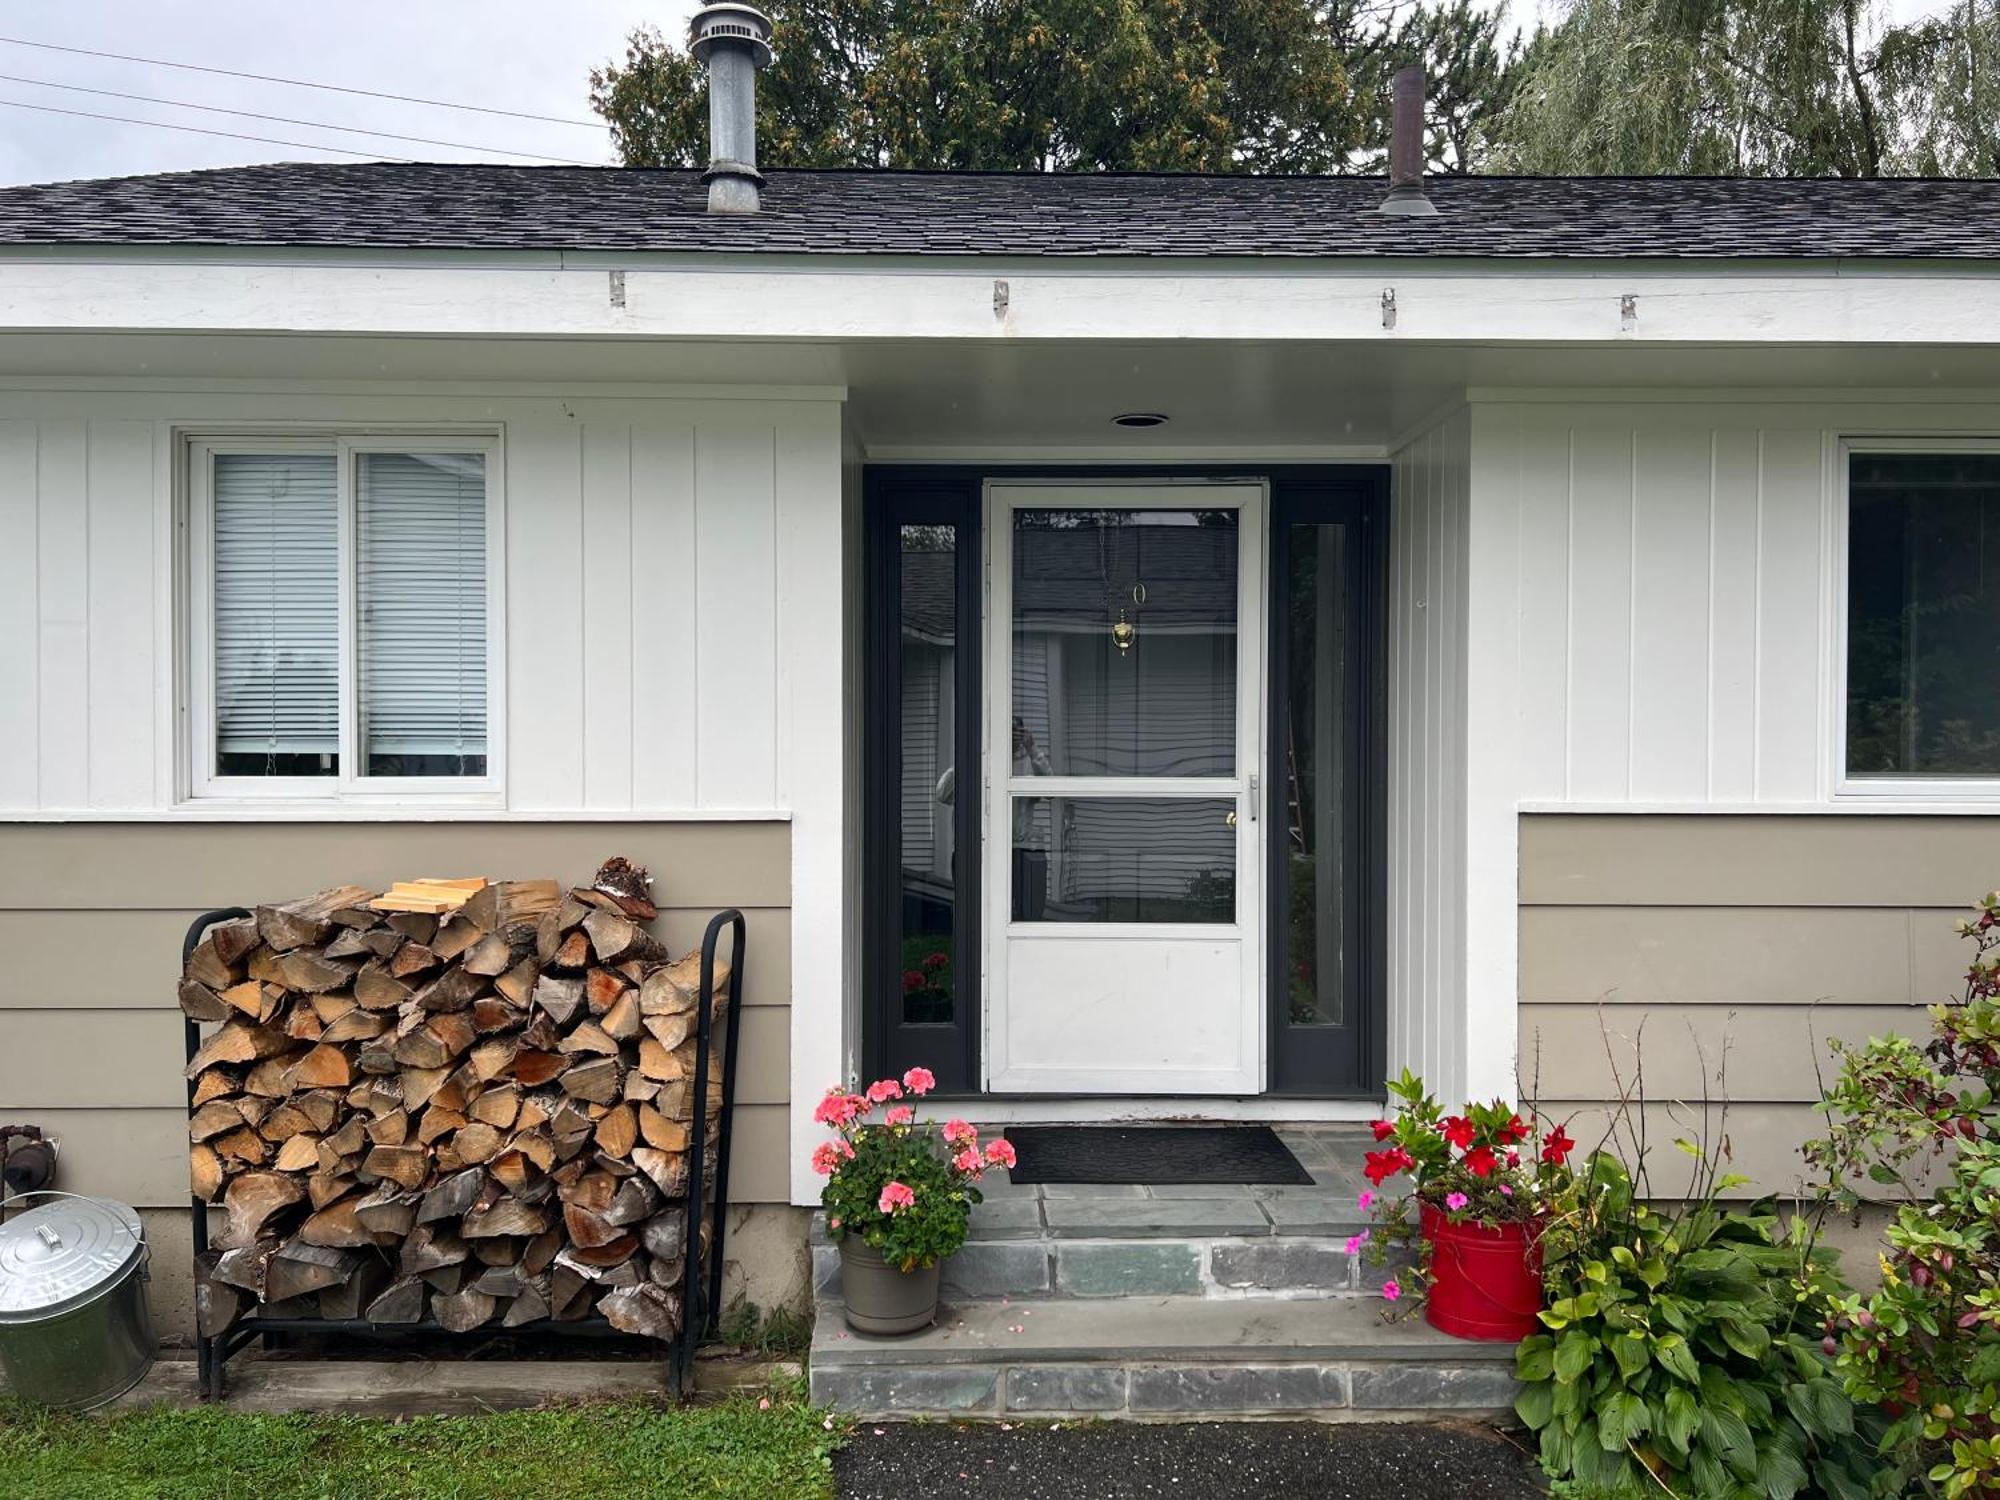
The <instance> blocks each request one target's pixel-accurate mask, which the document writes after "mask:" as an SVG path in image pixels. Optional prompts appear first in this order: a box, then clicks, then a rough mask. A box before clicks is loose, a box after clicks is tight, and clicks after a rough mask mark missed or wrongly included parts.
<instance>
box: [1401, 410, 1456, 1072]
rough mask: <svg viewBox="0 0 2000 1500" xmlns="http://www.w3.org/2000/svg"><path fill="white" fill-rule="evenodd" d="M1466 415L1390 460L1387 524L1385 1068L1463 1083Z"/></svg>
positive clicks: (1421, 435) (1446, 420)
mask: <svg viewBox="0 0 2000 1500" xmlns="http://www.w3.org/2000/svg"><path fill="white" fill-rule="evenodd" d="M1471 458H1472V449H1471V423H1470V419H1469V414H1468V413H1467V412H1466V410H1465V409H1464V408H1460V409H1458V410H1457V411H1455V412H1453V413H1451V414H1450V415H1448V416H1445V417H1443V418H1441V419H1440V420H1438V421H1437V422H1435V423H1433V424H1432V425H1430V426H1428V427H1426V428H1425V429H1423V430H1422V431H1420V432H1418V433H1417V434H1415V435H1414V436H1413V437H1411V438H1410V439H1409V441H1408V442H1407V443H1406V444H1405V445H1404V446H1402V447H1401V448H1399V449H1398V450H1397V451H1396V453H1395V454H1394V458H1393V471H1392V473H1391V478H1390V490H1391V510H1390V521H1389V726H1388V729H1389V736H1388V737H1389V745H1388V761H1389V778H1388V780H1389V785H1388V796H1389V806H1388V842H1389V848H1388V865H1389V868H1388V980H1389V987H1388V1019H1389V1038H1388V1041H1389V1046H1388V1060H1389V1071H1390V1072H1391V1074H1394V1073H1396V1072H1398V1071H1399V1070H1400V1069H1401V1068H1403V1067H1404V1066H1408V1067H1410V1068H1412V1069H1415V1070H1416V1071H1418V1072H1420V1073H1422V1074H1423V1075H1424V1076H1425V1077H1426V1078H1427V1079H1430V1080H1432V1081H1433V1082H1434V1083H1435V1085H1436V1086H1437V1087H1438V1088H1440V1089H1441V1090H1443V1091H1444V1092H1446V1093H1447V1094H1456V1093H1457V1092H1458V1091H1459V1090H1460V1089H1462V1088H1464V1087H1466V1086H1468V1066H1469V1064H1468V1057H1467V1019H1468V1012H1467V1004H1466V996H1467V991H1466V948H1465V938H1466V925H1465V916H1466V897H1467V889H1466V881H1465V871H1466V861H1465V854H1466V850H1465V832H1466V824H1465V814H1466V755H1467V739H1466V685H1467V679H1466V652H1467V617H1466V600H1467V592H1468V585H1469V577H1468V571H1467V569H1468V563H1469V546H1470V542H1471V508H1470V493H1471V492H1470V480H1471Z"/></svg>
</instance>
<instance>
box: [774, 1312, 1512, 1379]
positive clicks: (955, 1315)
mask: <svg viewBox="0 0 2000 1500" xmlns="http://www.w3.org/2000/svg"><path fill="white" fill-rule="evenodd" d="M817 1313H818V1316H817V1317H816V1318H815V1320H814V1324H813V1343H812V1363H813V1365H814V1366H815V1367H818V1366H820V1365H821V1364H822V1363H824V1365H825V1366H826V1367H828V1368H834V1367H853V1366H863V1365H881V1366H895V1365H904V1364H921V1365H945V1364H1006V1363H1023V1362H1033V1363H1038V1364H1046V1363H1056V1362H1065V1361H1091V1362H1106V1361H1110V1362H1145V1361H1168V1362H1173V1363H1200V1362H1205V1361H1215V1362H1228V1363H1233V1364H1241V1363H1243V1362H1244V1361H1246V1360H1255V1361H1262V1362H1270V1363H1286V1362H1310V1361H1350V1362H1351V1361H1364V1362H1368V1363H1371V1364H1374V1363H1403V1362H1408V1363H1416V1364H1425V1365H1458V1364H1482V1365H1483V1364H1496V1363H1504V1364H1506V1365H1507V1366H1509V1367H1510V1368H1511V1366H1512V1363H1513V1359H1514V1346H1513V1345H1512V1344H1504V1343H1476V1342H1472V1341H1469V1340H1465V1339H1455V1338H1451V1337H1449V1336H1448V1335H1446V1334H1442V1333H1439V1332H1438V1331H1437V1330H1436V1329H1434V1328H1432V1327H1430V1326H1429V1325H1428V1324H1426V1323H1424V1322H1423V1321H1422V1320H1421V1319H1419V1318H1405V1319H1402V1320H1400V1321H1397V1322H1393V1323H1392V1322H1387V1321H1385V1320H1384V1319H1383V1317H1382V1304H1381V1302H1380V1300H1379V1299H1356V1298H1329V1299H1326V1300H1320V1301H1296V1300H1282V1299H1277V1298H1239V1299H1233V1300H1218V1299H1214V1298H1203V1297H1115V1298H1106V1299H1103V1300H1095V1301H1082V1300H1079V1301H1066V1300H1049V1301H1038V1302H1035V1303H1033V1304H1032V1305H1029V1304H1023V1303H1020V1302H953V1303H947V1304H945V1305H942V1306H941V1307H940V1308H939V1311H938V1321H937V1323H936V1324H935V1325H933V1326H932V1327H930V1328H927V1329H925V1330H923V1331H922V1332H920V1333H914V1334H908V1335H905V1336H903V1337H900V1338H873V1337H870V1336H869V1335H867V1334H861V1333H855V1332H853V1331H852V1330H851V1329H849V1328H848V1327H847V1325H846V1322H845V1321H844V1319H843V1317H842V1310H841V1305H840V1303H839V1302H837V1301H831V1300H829V1301H823V1302H821V1303H820V1304H819V1306H818V1309H817Z"/></svg>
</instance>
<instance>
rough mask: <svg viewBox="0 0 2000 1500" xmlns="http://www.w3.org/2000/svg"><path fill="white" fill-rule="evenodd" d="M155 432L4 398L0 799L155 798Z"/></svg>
mask: <svg viewBox="0 0 2000 1500" xmlns="http://www.w3.org/2000/svg"><path fill="white" fill-rule="evenodd" d="M154 467H155V452H154V431H153V426H152V424H151V423H149V422H143V421H120V420H116V419H113V418H105V419H86V418H82V417H68V416H65V417H51V418H48V419H46V420H41V421H27V420H20V419H10V418H9V416H8V414H7V413H6V412H5V410H4V408H0V811H5V810H7V809H31V810H39V809H42V808H51V807H53V808H73V809H79V810H83V809H102V808H111V809H117V808H128V807H138V808H148V807H152V806H154V805H155V803H156V800H157V797H158V787H157V785H156V781H157V778H156V771H157V762H158V757H157V736H158V734H159V733H160V722H159V721H160V718H161V710H160V708H159V706H158V705H157V704H156V703H155V699H154V684H155V674H156V670H157V667H158V665H159V656H158V654H157V653H158V652H159V651H160V650H162V649H164V648H163V647H162V646H160V644H159V643H158V640H157V634H158V632H157V631H156V629H155V619H156V611H155V594H154V590H155V588H156V586H157V582H158V576H159V554H158V549H159V547H160V545H161V537H160V536H159V535H158V534H156V530H155V526H154V491H155V488H156V476H155V472H154Z"/></svg>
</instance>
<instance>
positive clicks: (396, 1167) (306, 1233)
mask: <svg viewBox="0 0 2000 1500" xmlns="http://www.w3.org/2000/svg"><path fill="white" fill-rule="evenodd" d="M437 885H438V886H440V887H441V888H444V889H443V891H442V893H441V894H440V895H439V896H438V897H437V898H436V899H435V900H433V899H428V898H426V897H423V896H421V895H419V896H416V897H414V898H411V897H410V896H409V892H410V891H411V889H412V888H411V887H409V886H406V885H403V884H400V883H399V884H398V885H397V886H396V887H395V889H394V892H393V893H392V894H391V895H389V896H385V897H378V895H377V893H376V892H374V891H371V890H368V889H365V888H362V887H358V886H343V887H340V888H338V889H334V890H329V891H321V892H320V893H318V894H317V895H314V896H308V897H306V898H304V899H302V900H297V901H288V902H285V903H283V904H281V905H275V906H264V907H259V908H258V909H257V911H256V914H255V915H254V917H250V918H245V919H241V920H237V921H233V922H227V923H222V924H219V925H217V926H215V927H212V928H210V929H209V930H208V932H207V934H206V935H205V936H204V937H203V938H202V940H201V942H200V944H199V945H198V946H197V947H196V948H195V950H194V952H193V954H192V955H191V956H190V958H189V959H188V962H187V966H186V971H185V973H184V974H183V976H182V979H181V984H180V1002H181V1008H182V1009H183V1010H184V1011H185V1012H186V1013H187V1014H188V1015H189V1016H191V1017H192V1018H194V1019H195V1020H197V1021H200V1022H206V1023H215V1024H214V1026H213V1029H212V1030H208V1031H206V1032H205V1033H204V1035H203V1040H202V1044H201V1048H200V1051H199V1052H198V1053H197V1054H196V1056H195V1057H194V1060H193V1061H192V1063H191V1064H190V1065H189V1067H188V1077H189V1079H190V1080H191V1081H192V1083H193V1092H192V1113H191V1116H190V1121H189V1130H188V1134H189V1136H190V1138H191V1140H192V1142H193V1145H192V1148H191V1151H190V1163H191V1166H192V1175H193V1183H194V1194H195V1196H196V1197H197V1198H199V1199H200V1200H201V1201H203V1202H204V1203H212V1204H218V1205H220V1207H221V1208H222V1209H223V1211H224V1213H225V1216H226V1224H224V1225H223V1226H222V1228H221V1232H220V1234H219V1235H217V1236H216V1237H215V1239H214V1240H213V1241H212V1249H211V1251H210V1254H209V1256H208V1264H206V1265H205V1266H203V1267H201V1268H200V1269H201V1272H202V1275H201V1278H200V1285H199V1302H200V1313H201V1321H202V1331H203V1332H204V1333H206V1334H211V1335H212V1334H216V1333H219V1332H221V1331H223V1330H224V1329H226V1328H227V1327H228V1326H229V1325H230V1324H231V1323H233V1322H234V1321H235V1320H236V1319H237V1318H239V1317H241V1316H242V1315H243V1314H244V1312H245V1311H246V1310H248V1309H250V1308H252V1307H255V1308H257V1310H258V1311H259V1312H260V1313H262V1314H263V1315H266V1316H318V1317H326V1318H342V1319H366V1320H369V1321H372V1322H376V1323H399V1324H407V1323H415V1322H420V1321H423V1320H425V1319H434V1320H435V1321H436V1322H437V1323H439V1324H441V1325H442V1326H444V1327H446V1328H449V1329H453V1330H457V1331H463V1330H466V1329H469V1328H473V1327H477V1326H479V1325H482V1324H488V1323H497V1324H498V1325H499V1326H502V1327H516V1326H519V1325H521V1324H524V1323H534V1322H539V1321H541V1320H543V1319H558V1320H568V1319H577V1318H582V1317H587V1316H589V1315H590V1314H592V1313H593V1312H596V1313H601V1314H602V1315H603V1316H604V1317H605V1318H607V1319H608V1320H609V1321H610V1323H611V1324H612V1325H613V1326H614V1327H616V1328H618V1329H621V1330H623V1331H626V1332H630V1333H638V1334H644V1335H648V1336H651V1337H655V1338H660V1339H671V1338H672V1337H673V1336H674V1334H675V1333H676V1332H677V1331H678V1329H679V1327H680V1321H681V1305H680V1288H681V1286H682V1284H683V1273H684V1271H685V1269H686V1260H685V1256H686V1246H687V1227H688V1218H687V1214H688V1205H687V1194H688V1183H689V1176H690V1166H691V1146H692V1142H691V1140H690V1133H691V1130H692V1128H693V1127H692V1121H693V1115H694V1111H693V1102H694V1101H693V1090H694V1072H695V1048H696V1045H697V1043H696V1024H697V1011H698V1009H699V992H700V979H701V975H700V956H699V954H689V955H687V956H686V957H684V958H682V959H681V960H680V961H679V962H671V961H670V960H669V955H668V954H667V951H666V949H665V948H664V947H663V946H662V945H661V944H660V943H659V942H658V941H657V940H656V939H655V938H654V937H653V936H652V935H651V934H650V933H649V932H648V931H647V930H646V928H645V926H644V925H642V924H643V923H644V922H646V921H649V920H651V919H652V918H653V917H654V916H656V915H657V913H656V912H655V910H654V908H653V904H652V902H651V900H650V898H649V897H648V896H647V894H646V890H645V877H644V872H643V871H640V870H639V869H638V868H637V867H636V866H632V865H629V864H627V863H626V862H625V861H622V860H614V861H612V862H610V863H608V864H607V865H606V866H605V868H604V869H603V870H601V871H600V872H599V878H598V882H597V886H596V887H594V888H587V889H577V890H571V891H569V892H567V893H564V892H563V891H561V890H560V889H559V888H558V887H557V885H556V883H555V882H554V881H551V880H528V881H515V882H511V883H503V884H492V885H486V884H484V883H483V882H476V881H475V882H438V883H437ZM454 885H455V886H457V887H458V889H457V890H456V891H453V890H451V889H449V888H450V887H452V886H454ZM472 886H478V887H480V888H478V889H473V890H470V892H469V894H468V892H467V889H466V888H467V887H472ZM399 897H401V898H403V899H398V898H399ZM385 908H387V909H385ZM727 982H728V974H727V969H726V966H724V965H722V964H721V963H720V962H718V965H717V973H716V979H715V989H716V998H717V1004H716V1011H717V1013H719V1012H720V1010H721V1001H722V997H723V996H724V995H725V994H726V993H727ZM719 1075H720V1069H719V1068H718V1067H716V1066H714V1065H713V1064H711V1066H710V1069H709V1073H708V1077H709V1079H710V1085H709V1090H708V1092H709V1109H708V1119H709V1121H710V1122H711V1124H710V1131H709V1140H708V1146H709V1151H710V1156H709V1160H710V1162H711V1163H712V1161H713V1148H714V1143H715V1139H716V1131H717V1124H716V1122H717V1117H718V1115H719V1113H720V1110H719V1105H720V1100H721V1087H722V1086H721V1081H720V1076H719ZM701 1229H702V1234H703V1238H704V1241H705V1239H706V1235H707V1229H708V1226H707V1225H706V1224H703V1225H702V1226H701Z"/></svg>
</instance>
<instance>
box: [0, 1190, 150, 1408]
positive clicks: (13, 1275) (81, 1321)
mask: <svg viewBox="0 0 2000 1500" xmlns="http://www.w3.org/2000/svg"><path fill="white" fill-rule="evenodd" d="M31 1199H43V1200H47V1201H44V1202H41V1203H38V1204H37V1205H36V1206H35V1207H33V1208H28V1209H26V1210H25V1211H21V1210H22V1206H23V1205H24V1204H26V1203H27V1202H28V1201H29V1200H31ZM0 1207H4V1208H5V1209H6V1210H7V1212H8V1217H7V1220H6V1222H5V1223H0V1370H4V1371H5V1372H6V1376H7V1383H8V1385H9V1386H10V1387H11V1388H12V1391H13V1394H14V1395H16V1396H18V1397H20V1398H21V1399H23V1400H26V1401H34V1402H39V1403H41V1404H42V1405H45V1406H62V1407H68V1408H70V1409H72V1410H78V1411H81V1410H83V1409H85V1408H87V1407H92V1406H101V1405H103V1404H104V1403H105V1402H106V1401H109V1400H111V1399H112V1398H113V1397H114V1396H119V1395H122V1394H123V1393H124V1392H126V1391H128V1390H130V1389H131V1388H132V1387H133V1386H135V1385H137V1384H138V1383H139V1381H140V1380H141V1379H142V1378H144V1376H145V1374H146V1371H147V1370H148V1369H150V1368H151V1367H152V1363H153V1319H152V1315H151V1313H150V1311H149V1310H148V1308H147V1306H146V1283H147V1281H148V1279H149V1275H148V1271H147V1261H148V1258H149V1256H150V1251H149V1249H148V1247H147V1244H146V1232H145V1230H144V1229H143V1228H142V1227H141V1226H140V1223H139V1215H138V1214H137V1213H135V1212H134V1211H133V1210H131V1209H129V1208H127V1207H126V1206H125V1205H124V1204H122V1203H113V1202H110V1201H109V1200H107V1199H103V1198H83V1197H78V1196H77V1195H75V1194H73V1193H56V1192H35V1193H22V1194H20V1195H19V1196H18V1197H14V1198H9V1199H7V1200H6V1202H5V1204H4V1205H0Z"/></svg>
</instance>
